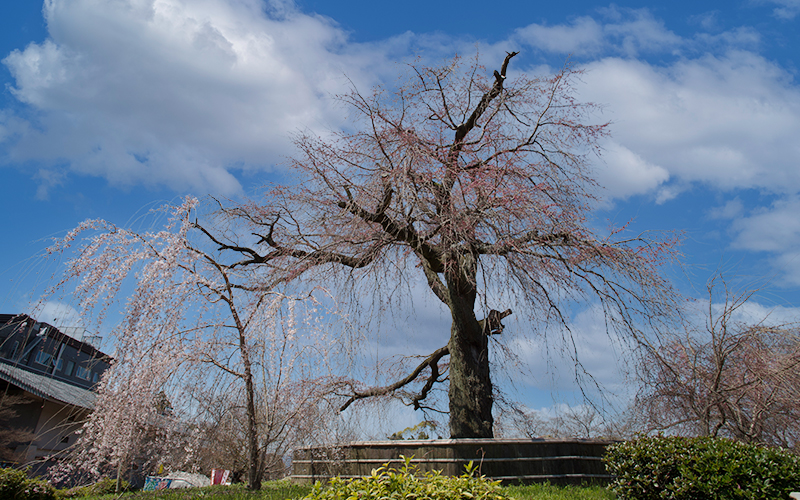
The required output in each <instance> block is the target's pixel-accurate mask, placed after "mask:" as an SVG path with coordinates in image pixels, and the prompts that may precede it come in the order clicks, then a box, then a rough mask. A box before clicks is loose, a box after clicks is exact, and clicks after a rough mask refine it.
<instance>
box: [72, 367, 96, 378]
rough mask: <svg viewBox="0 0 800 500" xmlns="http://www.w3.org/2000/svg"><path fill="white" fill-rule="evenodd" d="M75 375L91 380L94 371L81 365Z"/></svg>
mask: <svg viewBox="0 0 800 500" xmlns="http://www.w3.org/2000/svg"><path fill="white" fill-rule="evenodd" d="M75 375H76V376H77V377H78V378H82V379H83V380H89V379H90V378H91V377H92V371H91V370H89V369H88V368H86V367H83V366H79V367H78V370H77V371H76V372H75Z"/></svg>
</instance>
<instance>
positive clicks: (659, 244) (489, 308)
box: [209, 52, 672, 438]
mask: <svg viewBox="0 0 800 500" xmlns="http://www.w3.org/2000/svg"><path fill="white" fill-rule="evenodd" d="M515 56H516V53H515V52H514V53H509V54H507V55H506V56H505V58H504V60H503V61H502V63H501V64H500V66H499V68H498V69H497V70H495V71H493V72H487V71H486V70H485V69H484V68H483V67H481V66H479V65H478V64H477V62H476V63H475V64H469V63H465V62H464V61H462V60H460V59H455V60H454V61H453V62H452V63H450V64H447V65H445V66H442V67H418V66H413V65H412V66H411V67H410V71H409V73H408V75H407V79H406V80H405V81H404V82H402V83H401V84H400V85H399V86H398V87H397V88H395V89H388V90H387V89H382V88H377V89H375V91H374V92H372V93H369V94H365V93H362V92H360V91H358V90H357V89H353V90H352V91H351V92H350V93H348V94H346V95H344V96H342V97H341V99H342V101H343V103H344V104H345V105H347V106H348V107H349V109H350V111H351V121H350V122H349V123H348V127H349V129H348V130H345V131H343V132H340V133H331V134H329V135H327V136H325V137H322V136H317V135H313V134H310V133H308V134H299V135H298V136H297V137H296V144H297V147H298V148H299V151H300V152H299V154H298V155H297V156H296V157H294V158H293V159H292V160H291V166H292V167H293V169H294V172H293V174H294V175H296V178H297V180H298V182H297V183H295V184H293V185H290V186H283V187H280V186H279V187H275V188H274V189H272V190H271V191H270V192H269V194H268V196H267V197H266V199H265V200H263V201H258V202H252V203H249V204H242V205H239V206H236V207H230V208H228V209H227V210H226V211H225V212H226V213H227V214H228V215H229V216H230V217H232V218H237V219H239V220H246V221H247V222H248V223H249V224H250V225H251V228H252V230H251V232H252V233H253V234H254V235H255V239H253V238H250V237H245V236H242V235H239V236H238V237H231V236H230V235H229V237H223V236H219V237H215V241H216V242H217V244H218V245H219V248H220V250H221V251H222V252H223V254H224V252H226V251H227V252H228V257H227V258H228V259H231V260H229V261H227V262H228V265H229V266H231V267H233V268H236V267H247V266H268V267H270V268H271V272H272V274H271V276H273V277H274V276H280V277H281V278H280V279H283V280H292V279H295V278H298V277H301V276H303V277H311V278H312V279H313V278H318V279H332V276H340V277H344V282H345V283H349V284H350V285H352V287H353V288H352V290H356V291H357V290H360V289H361V287H362V286H363V283H365V282H366V281H368V280H370V279H373V280H377V281H383V282H384V283H385V282H386V281H391V280H398V281H402V280H407V281H408V282H410V281H413V280H414V279H415V277H420V278H421V279H422V280H423V281H424V283H427V287H428V289H429V292H430V295H431V297H433V298H435V300H438V301H439V302H441V304H443V305H444V307H446V308H447V310H449V312H450V318H451V327H450V332H449V335H443V337H442V347H441V348H439V349H437V350H436V351H434V352H432V353H430V354H427V355H423V356H421V357H420V359H421V362H420V363H419V364H418V365H416V366H415V367H412V369H411V370H410V371H409V373H408V375H407V376H404V377H399V379H398V380H396V381H395V382H394V383H391V384H388V385H385V386H380V387H366V386H363V385H358V384H353V385H351V387H350V389H351V390H350V392H349V393H348V396H349V399H348V401H347V402H346V403H345V404H344V406H343V408H346V407H347V406H348V405H349V404H350V403H351V402H353V401H356V400H359V399H363V398H367V397H371V396H378V395H385V394H392V393H398V392H401V391H402V393H403V394H404V395H405V396H406V399H407V403H408V404H411V405H413V406H415V407H416V408H419V407H420V405H422V404H423V401H424V400H425V398H426V397H428V396H429V395H430V393H431V389H432V388H433V387H434V386H435V385H436V384H437V383H440V382H446V383H448V384H449V386H448V396H449V418H450V435H451V436H452V437H453V438H464V437H491V436H492V435H493V429H492V426H493V417H492V406H493V387H492V379H491V376H490V363H489V359H490V355H489V354H490V353H489V343H490V342H489V341H490V336H491V335H494V334H499V333H500V332H502V330H503V325H502V324H501V320H502V319H503V318H504V317H506V316H508V315H510V314H511V313H512V310H511V309H512V308H514V309H515V310H519V309H520V308H522V310H525V311H526V312H528V313H530V318H531V321H533V322H536V323H539V326H543V327H546V326H547V325H551V324H554V323H555V324H557V326H556V328H559V329H561V330H564V327H565V326H568V324H569V319H570V318H569V313H568V308H569V307H570V305H571V304H574V303H575V301H576V300H590V301H596V302H598V303H599V304H601V305H602V307H603V309H604V311H605V312H606V318H607V320H608V321H607V322H608V324H609V326H610V327H612V328H617V327H619V328H622V329H623V330H626V331H627V332H629V333H632V334H636V333H637V325H639V324H641V321H640V320H641V319H642V318H648V317H650V318H652V317H656V316H659V315H663V314H665V313H666V312H667V311H668V309H669V307H670V304H671V301H670V291H669V286H668V284H667V283H665V281H664V280H663V279H662V277H661V276H660V274H659V272H658V265H659V264H660V262H661V261H662V259H664V255H665V254H669V253H670V249H671V245H672V243H670V242H669V241H666V240H664V239H648V238H646V237H644V236H638V237H633V238H628V239H623V238H622V237H621V234H622V231H620V230H614V229H611V230H608V231H606V232H603V233H602V234H598V233H597V232H596V231H595V230H594V229H593V225H592V223H591V222H590V221H589V220H588V217H589V216H590V212H591V209H592V207H593V205H595V204H596V202H597V201H598V200H597V199H596V197H595V196H596V193H597V192H598V186H597V185H596V183H595V181H594V179H593V177H592V169H591V165H590V161H589V160H590V157H591V156H592V155H595V154H596V153H598V152H599V146H598V141H599V139H600V138H602V137H604V136H605V135H606V133H607V125H606V124H602V123H601V124H596V123H592V121H591V120H592V119H593V118H592V117H593V111H594V110H595V106H593V105H591V104H585V103H581V102H578V101H577V100H576V98H575V92H574V88H573V84H574V82H575V79H576V76H577V73H576V72H575V71H573V70H572V69H570V68H569V67H566V68H564V69H563V70H561V71H559V72H558V73H556V74H553V75H550V76H546V77H527V76H525V75H521V74H520V75H512V74H511V72H510V70H509V66H510V64H511V62H512V60H513V58H514V57H515ZM209 232H210V233H212V232H213V231H209ZM397 286H399V284H398V285H397ZM378 289H383V290H384V291H386V293H387V294H391V293H392V287H389V288H386V287H383V288H380V287H379V288H378ZM500 291H502V293H500ZM351 295H352V296H354V297H355V296H356V295H358V293H354V294H351ZM492 296H502V297H504V298H505V299H504V300H505V301H506V303H503V304H499V303H498V304H493V303H492V304H490V303H489V302H490V301H491V300H492V299H491V298H490V297H492ZM495 308H496V309H495ZM638 316H641V317H638ZM566 330H567V331H568V328H567V329H566ZM443 333H444V332H443Z"/></svg>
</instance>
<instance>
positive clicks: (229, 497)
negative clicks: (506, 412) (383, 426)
mask: <svg viewBox="0 0 800 500" xmlns="http://www.w3.org/2000/svg"><path fill="white" fill-rule="evenodd" d="M504 490H505V492H506V493H507V494H508V496H510V497H512V498H514V499H516V500H613V499H615V498H616V497H615V496H614V494H613V493H611V492H609V491H608V490H606V489H605V488H603V487H600V486H591V487H580V486H564V487H560V486H550V485H546V484H535V485H530V486H508V487H505V488H504ZM310 491H311V486H306V485H297V484H292V483H290V482H288V481H270V482H268V483H264V487H263V488H262V489H261V491H249V490H248V489H247V488H245V487H244V485H234V486H212V487H210V488H191V489H185V490H165V491H138V492H129V493H123V494H122V495H119V494H111V495H97V496H90V497H79V498H78V499H77V500H117V499H119V500H200V499H202V500H298V499H299V498H302V497H304V496H306V495H307V494H308V493H309V492H310Z"/></svg>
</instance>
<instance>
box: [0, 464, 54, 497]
mask: <svg viewBox="0 0 800 500" xmlns="http://www.w3.org/2000/svg"><path fill="white" fill-rule="evenodd" d="M55 494H56V489H55V488H53V486H52V485H51V484H50V483H48V482H46V481H42V480H40V479H30V478H28V474H27V472H26V471H25V470H20V469H0V498H2V499H3V500H54V499H55Z"/></svg>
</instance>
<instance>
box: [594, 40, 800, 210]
mask: <svg viewBox="0 0 800 500" xmlns="http://www.w3.org/2000/svg"><path fill="white" fill-rule="evenodd" d="M583 80H584V84H583V85H581V86H580V89H579V91H580V97H581V98H582V99H585V100H590V101H593V102H597V103H602V104H604V105H606V110H608V114H607V115H605V116H604V117H607V118H609V119H611V120H612V122H613V124H612V134H613V136H614V140H615V141H617V143H618V144H619V145H620V146H621V147H622V148H625V149H627V150H629V151H630V152H631V153H632V154H634V155H636V156H635V157H638V158H641V159H642V161H643V165H642V166H640V167H639V168H640V169H644V170H645V172H646V171H648V170H649V171H650V172H651V173H652V172H655V171H654V170H653V167H652V166H653V165H657V166H658V167H659V168H660V169H663V170H664V171H666V172H667V173H668V174H669V177H670V179H671V180H672V181H673V182H674V183H677V184H678V185H679V184H681V183H682V184H685V185H689V184H690V183H698V182H699V183H704V184H706V185H709V186H712V187H714V188H717V189H722V190H733V189H740V188H753V187H759V188H764V189H767V190H770V191H773V192H778V193H787V192H795V191H797V190H800V169H798V168H797V158H798V157H800V143H798V142H797V140H796V139H795V138H796V137H798V136H799V135H800V89H798V88H797V86H796V84H795V83H794V82H793V80H792V78H791V76H790V75H789V74H787V73H786V72H785V71H783V70H782V69H781V68H779V67H778V66H776V65H775V64H773V63H771V62H769V61H767V60H766V59H764V58H762V57H760V56H758V55H755V54H753V53H750V52H740V51H739V52H730V53H728V54H726V55H724V56H719V57H717V56H712V55H706V56H703V57H701V58H698V59H682V60H679V61H678V62H676V63H674V64H672V65H671V66H666V67H659V66H654V65H651V64H648V63H646V62H643V61H634V60H624V59H619V58H605V59H600V60H598V61H595V62H592V63H589V64H588V65H587V73H586V74H585V75H584V77H583ZM640 175H642V176H646V174H645V173H641V174H640ZM634 185H635V183H634ZM639 185H640V187H641V190H642V192H644V191H645V190H646V189H649V188H652V185H653V182H649V183H648V182H645V183H641V184H639ZM673 187H676V185H673ZM623 194H625V195H628V194H631V191H630V190H628V191H623Z"/></svg>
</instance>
